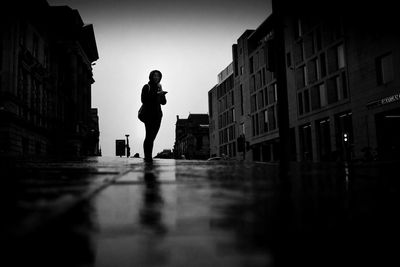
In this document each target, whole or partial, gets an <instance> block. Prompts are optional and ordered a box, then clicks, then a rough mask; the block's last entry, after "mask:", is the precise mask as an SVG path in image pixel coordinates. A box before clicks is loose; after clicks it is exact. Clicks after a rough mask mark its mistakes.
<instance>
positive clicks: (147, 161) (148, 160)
mask: <svg viewBox="0 0 400 267" xmlns="http://www.w3.org/2000/svg"><path fill="white" fill-rule="evenodd" d="M144 162H146V163H152V162H153V159H152V158H144Z"/></svg>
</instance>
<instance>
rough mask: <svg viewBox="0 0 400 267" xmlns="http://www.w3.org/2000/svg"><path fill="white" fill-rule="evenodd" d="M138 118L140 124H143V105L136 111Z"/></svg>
mask: <svg viewBox="0 0 400 267" xmlns="http://www.w3.org/2000/svg"><path fill="white" fill-rule="evenodd" d="M138 118H139V120H140V121H141V122H145V120H146V114H145V107H144V105H143V104H142V106H141V107H140V109H139V111H138Z"/></svg>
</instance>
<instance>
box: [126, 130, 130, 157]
mask: <svg viewBox="0 0 400 267" xmlns="http://www.w3.org/2000/svg"><path fill="white" fill-rule="evenodd" d="M125 136H126V157H127V158H129V156H130V155H131V148H130V147H129V134H126V135H125Z"/></svg>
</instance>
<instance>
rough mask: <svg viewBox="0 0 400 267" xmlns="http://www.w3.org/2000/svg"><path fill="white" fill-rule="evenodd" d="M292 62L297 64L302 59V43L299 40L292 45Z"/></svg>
mask: <svg viewBox="0 0 400 267" xmlns="http://www.w3.org/2000/svg"><path fill="white" fill-rule="evenodd" d="M294 48H295V49H294V63H295V64H299V63H300V62H302V61H303V59H304V43H303V41H299V42H297V43H296V44H295V46H294Z"/></svg>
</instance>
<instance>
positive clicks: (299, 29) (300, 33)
mask: <svg viewBox="0 0 400 267" xmlns="http://www.w3.org/2000/svg"><path fill="white" fill-rule="evenodd" d="M301 36H303V24H302V21H301V19H297V20H296V37H301Z"/></svg>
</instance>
